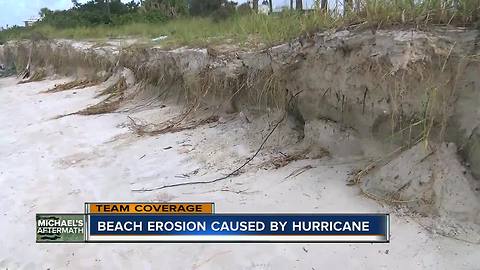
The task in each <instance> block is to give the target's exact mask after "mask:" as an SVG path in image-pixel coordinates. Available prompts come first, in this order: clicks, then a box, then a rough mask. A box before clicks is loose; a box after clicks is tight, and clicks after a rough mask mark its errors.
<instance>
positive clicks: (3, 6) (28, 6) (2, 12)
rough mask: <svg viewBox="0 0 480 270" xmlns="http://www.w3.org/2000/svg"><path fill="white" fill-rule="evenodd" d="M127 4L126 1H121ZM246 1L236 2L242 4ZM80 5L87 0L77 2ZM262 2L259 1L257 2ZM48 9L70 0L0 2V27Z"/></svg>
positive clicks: (277, 2) (277, 0)
mask: <svg viewBox="0 0 480 270" xmlns="http://www.w3.org/2000/svg"><path fill="white" fill-rule="evenodd" d="M122 1H123V2H128V1H127V0H122ZM245 1H246V0H237V1H236V2H239V3H243V2H245ZM78 2H80V3H84V2H87V0H83V1H82V0H81V1H78ZM259 2H260V3H261V2H262V1H261V0H260V1H259ZM312 2H313V0H304V3H306V5H307V6H308V5H311V3H312ZM289 3H290V1H289V0H273V4H274V6H275V7H280V6H285V5H289ZM44 7H46V8H49V9H51V10H61V9H68V8H70V7H72V1H71V0H0V27H6V26H7V25H9V26H12V25H15V24H16V25H23V21H24V20H27V19H30V18H36V17H38V12H39V11H40V9H41V8H44Z"/></svg>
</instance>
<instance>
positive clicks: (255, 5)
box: [252, 0, 258, 12]
mask: <svg viewBox="0 0 480 270" xmlns="http://www.w3.org/2000/svg"><path fill="white" fill-rule="evenodd" d="M252 3H253V10H255V12H258V0H253V2H252Z"/></svg>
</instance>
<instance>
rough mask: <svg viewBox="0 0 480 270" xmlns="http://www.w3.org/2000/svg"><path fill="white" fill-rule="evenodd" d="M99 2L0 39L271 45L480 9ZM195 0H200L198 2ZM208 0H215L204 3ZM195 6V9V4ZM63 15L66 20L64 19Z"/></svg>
mask: <svg viewBox="0 0 480 270" xmlns="http://www.w3.org/2000/svg"><path fill="white" fill-rule="evenodd" d="M155 1H156V2H165V3H169V5H170V6H168V7H165V6H160V7H159V6H155V5H153V6H147V5H146V4H145V3H147V4H148V3H150V4H151V3H152V2H155ZM101 2H103V1H98V0H97V1H91V2H88V3H87V4H84V5H81V4H80V5H78V6H76V7H75V8H73V9H72V10H68V11H57V12H53V13H52V11H48V10H42V12H43V13H44V14H46V15H44V16H45V17H44V20H43V21H42V22H40V23H37V24H35V25H34V26H32V27H28V28H24V27H15V28H10V29H8V30H4V31H2V32H0V41H1V40H3V41H6V40H12V39H23V38H31V36H32V34H33V33H35V34H36V35H37V36H40V37H45V38H69V39H104V38H117V37H134V38H146V39H151V38H156V37H159V36H167V39H166V40H164V41H162V44H165V45H168V46H180V45H191V46H202V45H206V44H211V43H220V42H223V43H245V42H247V43H248V44H265V45H271V44H276V43H279V42H282V41H285V40H289V39H292V38H295V37H298V36H300V35H302V34H305V33H308V32H312V31H317V30H326V29H336V28H341V27H345V26H348V25H361V26H363V27H375V28H380V27H388V26H392V25H405V24H408V25H415V26H421V27H423V26H428V25H432V24H440V25H456V26H474V25H475V24H476V22H477V21H478V18H479V14H480V1H478V0H424V1H413V0H395V1H389V0H359V1H358V2H353V3H352V2H347V12H345V14H341V13H344V12H339V11H338V10H337V11H335V10H329V11H328V12H327V11H324V10H321V9H320V8H319V9H316V10H310V11H308V12H302V11H300V12H299V11H288V10H287V11H283V12H281V13H274V14H271V15H262V14H256V13H255V12H252V11H251V10H249V8H248V7H247V8H245V6H243V7H242V8H240V9H239V8H237V9H235V7H234V5H233V4H232V3H231V2H229V1H226V0H197V1H191V4H190V10H189V9H188V6H186V5H187V4H186V3H187V2H188V1H184V0H163V1H162V0H150V1H145V2H144V5H143V6H138V5H135V4H134V3H133V2H132V3H130V4H122V5H124V6H123V7H117V10H118V12H117V13H114V14H113V15H112V12H113V11H112V10H113V9H111V10H108V12H109V13H108V16H107V17H105V16H106V15H105V14H103V13H102V12H104V9H102V10H100V11H99V10H96V9H94V8H93V7H94V5H95V3H97V7H98V5H100V4H98V3H101ZM113 2H115V1H113ZM115 3H117V4H118V2H115ZM179 3H180V4H179ZM192 3H197V4H196V6H195V5H192ZM208 3H214V4H216V5H213V6H212V5H207V7H204V6H202V5H206V4H208ZM222 3H223V4H222ZM348 3H351V4H350V5H349V4H348ZM89 5H90V6H89ZM92 5H93V6H92ZM127 5H129V6H127ZM192 6H193V7H195V8H196V10H192ZM319 6H320V4H319ZM173 7H175V8H173ZM172 10H173V11H172ZM49 12H50V13H49ZM68 12H70V13H71V14H74V15H72V16H74V18H77V19H76V20H78V23H77V24H72V20H71V19H69V20H66V19H65V18H66V17H65V16H66V15H68V14H70V13H68ZM82 12H83V13H85V14H83V13H82ZM192 14H197V15H198V16H193V15H192ZM75 16H76V17H75ZM64 19H65V20H66V21H67V22H65V23H64V25H62V23H61V22H62V20H64ZM72 25H78V26H72Z"/></svg>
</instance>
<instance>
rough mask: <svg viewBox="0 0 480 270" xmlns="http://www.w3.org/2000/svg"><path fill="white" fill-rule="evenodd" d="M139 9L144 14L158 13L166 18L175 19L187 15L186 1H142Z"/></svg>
mask: <svg viewBox="0 0 480 270" xmlns="http://www.w3.org/2000/svg"><path fill="white" fill-rule="evenodd" d="M141 7H142V10H143V11H144V12H158V13H161V14H163V15H165V16H166V17H168V18H176V17H178V16H180V15H186V14H187V13H188V1H187V0H143V1H141Z"/></svg>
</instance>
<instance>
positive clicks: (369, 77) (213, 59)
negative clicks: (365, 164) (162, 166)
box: [0, 29, 480, 241]
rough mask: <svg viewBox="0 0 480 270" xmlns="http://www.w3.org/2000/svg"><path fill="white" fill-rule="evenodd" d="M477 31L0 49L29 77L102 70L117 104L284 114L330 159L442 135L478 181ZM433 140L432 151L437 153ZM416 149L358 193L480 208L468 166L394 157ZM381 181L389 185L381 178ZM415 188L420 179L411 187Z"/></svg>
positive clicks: (427, 207)
mask: <svg viewBox="0 0 480 270" xmlns="http://www.w3.org/2000/svg"><path fill="white" fill-rule="evenodd" d="M478 38H479V33H478V32H477V31H474V30H463V29H453V30H452V29H450V30H444V29H435V30H432V31H429V32H423V31H417V30H414V29H411V30H382V31H370V30H368V31H363V32H349V31H340V32H336V33H317V34H315V35H312V36H307V37H302V38H299V39H297V40H294V41H292V42H290V43H287V44H282V45H279V46H275V47H272V48H268V49H265V50H261V51H252V50H246V49H240V48H236V47H231V46H217V47H209V48H206V49H187V48H180V49H176V50H164V49H161V48H158V47H152V46H149V45H142V44H137V43H134V42H119V41H109V42H107V43H102V44H96V43H92V42H74V41H68V40H54V41H38V42H36V43H35V44H33V46H32V44H31V42H28V41H24V42H11V43H8V44H6V45H3V46H1V47H0V62H2V63H4V64H5V65H6V66H8V67H11V66H16V67H17V71H18V70H21V69H22V68H23V67H25V66H26V65H27V63H28V62H29V59H30V64H31V70H32V71H31V73H35V72H37V71H39V70H41V71H42V74H43V73H46V74H50V75H51V74H60V75H68V76H77V77H79V78H90V79H94V80H99V81H101V80H107V79H108V78H109V79H108V80H110V81H112V83H114V84H115V82H118V81H120V80H124V81H125V82H126V84H125V85H126V86H125V88H126V90H125V94H122V95H121V97H120V98H118V99H116V100H114V101H113V102H115V105H118V104H120V103H122V102H125V101H126V100H128V99H135V98H136V97H139V96H142V97H145V96H150V97H156V98H161V99H166V100H170V101H175V102H178V103H181V104H186V105H192V104H197V105H198V104H203V105H208V106H211V107H212V106H213V107H217V109H218V110H220V111H223V112H227V113H232V112H240V111H243V110H247V109H252V108H254V109H259V110H263V111H269V110H276V109H280V110H286V111H287V112H288V119H289V123H290V125H289V127H290V128H292V129H293V130H295V131H296V132H298V135H299V136H298V137H299V138H300V139H301V140H302V143H306V144H308V145H309V147H310V148H311V150H312V151H314V150H313V149H315V148H316V147H318V148H320V147H321V148H325V149H326V150H328V151H329V152H330V153H332V154H333V155H337V156H362V155H363V156H364V155H377V154H379V153H383V154H385V153H390V152H391V151H392V150H394V149H399V147H400V149H401V150H407V149H410V148H411V147H413V146H415V145H417V148H419V147H418V143H419V142H423V143H424V145H427V146H433V148H434V149H433V150H432V151H436V150H435V145H441V143H442V142H447V143H449V142H451V143H455V144H456V145H457V147H456V148H455V152H456V153H459V154H460V156H461V157H462V159H463V162H464V164H465V165H466V166H467V167H469V173H470V172H471V174H472V175H473V176H474V177H476V178H477V179H478V178H480V76H479V74H480V64H479V60H480V57H479V56H478V55H479V51H480V49H479V48H478V42H479V39H478ZM113 102H112V103H113ZM442 147H443V146H442ZM442 147H438V149H440V150H439V151H440V152H439V153H443V152H445V151H443V152H442V151H441V149H443V148H442ZM450 149H452V148H450ZM417 150H418V151H420V150H419V149H416V150H415V151H413V150H412V151H413V152H412V153H411V154H409V152H406V154H404V156H398V157H397V159H396V160H394V163H392V164H395V162H398V163H399V164H401V165H399V166H397V167H395V168H396V169H395V170H397V169H398V170H400V169H399V168H400V167H401V168H402V169H401V170H400V171H401V172H400V173H390V172H391V171H392V170H394V169H391V168H390V169H389V167H388V166H389V165H388V164H386V165H385V166H384V167H383V168H382V169H383V171H382V169H379V170H378V171H374V172H372V174H371V177H370V178H368V179H367V180H368V181H365V182H364V183H365V185H364V188H365V191H367V192H370V193H372V192H373V193H375V194H374V195H377V196H380V197H384V195H385V196H386V195H388V196H390V195H392V194H393V195H392V196H393V197H396V198H397V197H398V196H400V197H401V198H400V199H398V198H397V199H395V200H396V201H404V200H415V203H413V204H410V205H411V206H412V207H413V208H414V209H415V210H417V211H418V212H421V213H424V214H428V215H438V216H439V217H440V218H446V217H448V218H447V219H450V218H452V217H453V218H454V219H455V218H460V219H462V218H461V216H465V215H467V216H472V215H474V216H478V213H479V212H478V209H479V206H480V203H478V196H477V195H476V193H478V191H476V192H472V190H474V189H475V186H476V185H477V184H478V180H473V178H471V177H470V174H468V175H467V176H465V177H463V176H461V177H460V176H459V177H457V176H455V177H453V176H452V175H449V174H448V173H446V172H443V171H442V172H440V171H441V170H440V169H441V168H438V165H436V164H439V162H440V161H441V160H442V157H443V156H445V155H443V156H442V155H441V154H438V156H435V157H434V159H438V162H437V161H429V162H431V164H430V163H428V164H427V165H424V166H423V167H417V166H418V164H414V163H412V164H410V165H408V164H409V163H408V162H407V163H405V162H404V161H402V160H403V159H405V160H407V161H408V160H411V159H414V157H415V156H418V155H417V154H418V153H419V152H418V151H417ZM450 152H451V151H450ZM429 153H430V152H429ZM429 153H427V154H426V155H423V156H422V157H420V160H421V161H422V162H423V161H424V159H423V158H424V157H425V156H429V155H430V154H429ZM453 155H455V153H454V154H453ZM452 162H453V161H452ZM455 162H457V161H455ZM392 164H390V166H393V165H392ZM455 164H457V163H455ZM457 165H458V164H457ZM452 166H453V165H452ZM455 166H456V165H455ZM455 166H454V167H455ZM459 166H461V165H459ZM404 167H405V168H404ZM457 167H458V166H457ZM457 167H455V168H457ZM417 169H419V170H420V171H422V170H424V171H425V172H419V173H420V174H422V175H423V176H428V175H430V172H431V171H437V172H438V174H442V175H443V176H445V177H443V178H452V177H453V178H455V179H456V180H455V181H452V183H451V184H452V185H455V187H457V189H455V188H454V186H452V185H446V186H445V185H444V184H442V183H443V182H441V181H440V180H438V181H437V180H435V179H433V178H432V177H427V178H428V179H426V178H425V179H426V180H425V179H423V178H422V177H418V179H417V178H415V181H416V182H414V183H413V184H412V183H411V181H410V182H409V179H410V178H411V176H410V174H409V173H408V171H412V170H413V171H415V170H417ZM456 170H457V171H458V173H460V174H462V172H460V169H458V168H457V169H456ZM458 173H457V174H458ZM385 179H387V181H390V182H389V184H384V183H383V181H384V180H385ZM432 179H433V180H432ZM410 180H411V179H410ZM422 181H423V182H422ZM439 181H440V182H439ZM420 182H421V183H420ZM406 183H408V185H409V187H408V188H407V187H405V186H404V184H406ZM459 183H460V184H459ZM417 184H418V185H420V186H421V185H423V184H425V185H424V186H421V187H418V188H417V186H416V185H417ZM411 185H413V187H411ZM459 186H461V187H463V190H464V192H461V191H460V193H462V194H460V193H459V191H458V187H459ZM425 187H431V188H425ZM435 190H436V191H435ZM445 190H447V191H445ZM452 190H453V191H452ZM402 196H403V197H402ZM456 196H465V197H466V198H465V201H466V202H469V205H471V204H472V203H470V202H476V203H473V206H472V207H466V208H465V209H464V210H461V209H460V210H458V211H457V210H452V208H455V209H457V208H458V207H457V206H455V203H454V202H452V203H448V204H447V203H445V201H453V199H454V198H455V197H456ZM404 197H405V198H404ZM406 197H408V198H406ZM445 198H446V199H445ZM419 201H420V203H419ZM452 205H453V206H452ZM460 208H462V207H460ZM462 209H463V208H462ZM459 212H461V213H459ZM477 219H478V218H475V217H474V218H472V219H471V220H469V222H470V223H469V224H476V225H474V229H472V230H474V231H476V232H477V233H478V235H480V232H479V231H480V229H478V223H480V220H477ZM449 224H450V223H449ZM449 224H448V225H446V226H447V227H448V226H450V225H449ZM475 226H477V227H475ZM444 230H449V228H445V229H444ZM465 232H466V233H465V234H464V236H465V235H467V234H468V233H467V232H468V230H465ZM447 234H448V232H447ZM460 238H465V237H463V236H462V237H460ZM477 238H478V239H476V240H475V241H480V236H479V237H477Z"/></svg>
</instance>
